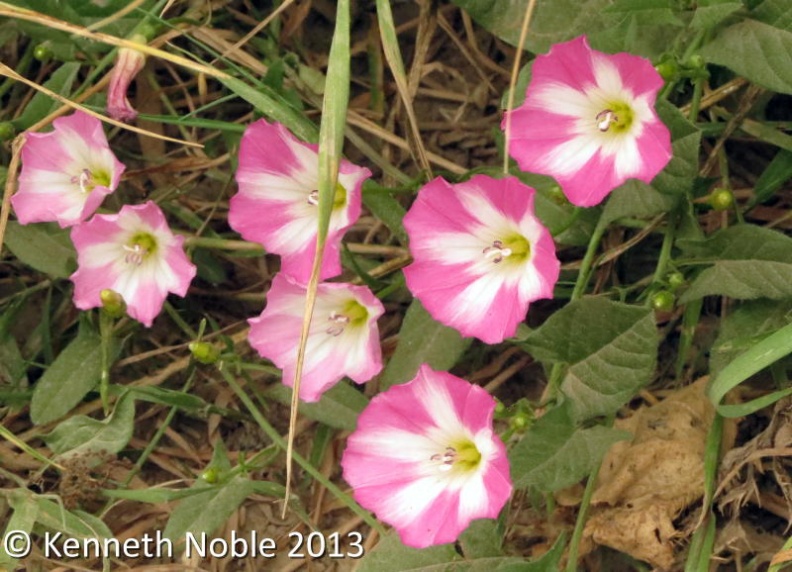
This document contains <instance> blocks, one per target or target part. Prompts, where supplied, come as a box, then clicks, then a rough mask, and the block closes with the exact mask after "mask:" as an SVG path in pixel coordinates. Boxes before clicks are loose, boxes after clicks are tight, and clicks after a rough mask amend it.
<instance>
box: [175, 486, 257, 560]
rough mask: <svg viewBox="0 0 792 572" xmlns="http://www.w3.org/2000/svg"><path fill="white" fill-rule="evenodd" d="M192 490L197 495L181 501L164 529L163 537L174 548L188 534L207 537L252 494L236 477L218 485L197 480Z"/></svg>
mask: <svg viewBox="0 0 792 572" xmlns="http://www.w3.org/2000/svg"><path fill="white" fill-rule="evenodd" d="M192 489H199V490H200V492H199V493H198V494H196V495H195V496H193V497H190V498H187V499H184V500H182V502H180V503H179V506H177V507H176V509H175V510H174V511H173V512H172V513H171V515H170V518H169V519H168V524H167V525H165V531H164V532H163V535H164V536H165V537H166V538H169V539H171V540H172V541H173V542H174V544H176V545H179V544H181V543H183V542H184V539H185V536H186V534H187V533H188V532H191V533H192V534H194V535H199V534H200V533H202V532H205V533H207V534H211V533H212V532H213V531H215V530H216V529H217V528H219V527H220V526H221V525H222V524H223V523H224V522H225V521H226V520H228V518H229V517H230V516H231V515H232V514H233V513H234V511H236V510H237V508H239V505H241V504H242V502H243V501H244V500H245V499H246V498H247V497H248V496H249V495H250V494H252V493H253V490H254V487H253V486H252V482H251V481H250V480H249V479H248V478H246V477H243V476H236V477H234V478H232V479H231V480H229V481H228V482H226V483H223V484H220V485H210V484H208V483H205V482H203V481H201V480H198V481H196V483H195V485H193V486H192V487H191V490H192Z"/></svg>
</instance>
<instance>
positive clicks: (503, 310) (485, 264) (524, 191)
mask: <svg viewBox="0 0 792 572" xmlns="http://www.w3.org/2000/svg"><path fill="white" fill-rule="evenodd" d="M534 192H535V191H534V190H533V189H532V188H530V187H528V186H526V185H524V184H522V183H521V182H520V181H519V180H518V179H516V178H515V177H506V178H504V179H493V178H491V177H488V176H486V175H476V176H475V177H473V178H471V179H470V180H469V181H467V182H464V183H459V184H456V185H452V184H450V183H448V182H446V181H445V180H444V179H442V178H437V179H434V180H433V181H431V182H429V183H428V184H426V185H424V187H423V188H422V189H421V190H420V192H419V193H418V198H417V199H416V201H415V203H414V204H413V205H412V208H410V211H409V212H408V213H407V215H406V216H405V217H404V226H405V228H406V229H407V233H408V235H409V237H410V252H411V253H412V256H413V259H414V262H413V263H412V264H411V265H410V266H408V267H407V268H405V269H404V276H405V278H406V279H407V287H408V288H409V289H410V291H411V292H412V293H413V295H414V296H415V297H416V298H418V299H419V300H420V301H421V303H423V305H424V307H425V308H426V310H427V311H428V312H429V313H430V314H431V315H432V317H433V318H434V319H435V320H437V321H439V322H442V323H443V324H445V325H447V326H451V327H452V328H456V329H457V330H459V331H460V332H461V333H462V334H463V335H465V336H475V337H477V338H479V339H480V340H482V341H484V342H487V343H490V344H492V343H497V342H501V341H503V340H504V339H505V338H507V337H509V336H512V335H514V333H515V331H516V329H517V325H518V324H519V323H520V322H521V321H522V320H523V319H525V314H526V312H527V311H528V306H529V304H530V302H532V301H533V300H537V299H539V298H550V297H552V295H553V286H554V285H555V283H556V281H557V280H558V274H559V269H560V263H559V262H558V259H557V258H556V255H555V245H554V244H553V239H552V237H551V236H550V233H549V232H548V231H547V229H545V228H544V226H542V224H541V223H540V222H539V220H538V219H537V218H536V216H534V207H533V203H534Z"/></svg>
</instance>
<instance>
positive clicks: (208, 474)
mask: <svg viewBox="0 0 792 572" xmlns="http://www.w3.org/2000/svg"><path fill="white" fill-rule="evenodd" d="M219 478H220V473H219V471H218V470H217V469H216V468H214V467H209V468H208V469H206V470H205V471H204V472H203V473H201V480H202V481H203V482H205V483H208V484H210V485H213V484H215V483H217V480H218V479H219Z"/></svg>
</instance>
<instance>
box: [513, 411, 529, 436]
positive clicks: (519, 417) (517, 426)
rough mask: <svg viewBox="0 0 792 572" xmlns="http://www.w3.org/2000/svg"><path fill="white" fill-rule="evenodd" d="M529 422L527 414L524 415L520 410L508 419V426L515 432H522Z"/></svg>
mask: <svg viewBox="0 0 792 572" xmlns="http://www.w3.org/2000/svg"><path fill="white" fill-rule="evenodd" d="M530 422H531V420H530V419H529V417H528V415H526V414H525V413H524V412H520V413H517V414H515V415H514V417H512V418H511V419H510V420H509V426H510V427H511V428H512V429H513V430H514V431H516V432H517V433H522V432H523V431H525V430H526V429H527V428H528V425H529V424H530Z"/></svg>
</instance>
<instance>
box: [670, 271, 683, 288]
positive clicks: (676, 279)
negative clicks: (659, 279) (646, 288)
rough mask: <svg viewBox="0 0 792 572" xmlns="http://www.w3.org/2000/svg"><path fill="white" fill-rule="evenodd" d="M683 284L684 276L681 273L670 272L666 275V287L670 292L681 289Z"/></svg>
mask: <svg viewBox="0 0 792 572" xmlns="http://www.w3.org/2000/svg"><path fill="white" fill-rule="evenodd" d="M684 284H685V275H684V274H682V273H681V272H672V273H671V274H669V275H668V286H669V287H670V288H671V290H676V289H677V288H681V287H682V286H684Z"/></svg>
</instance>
